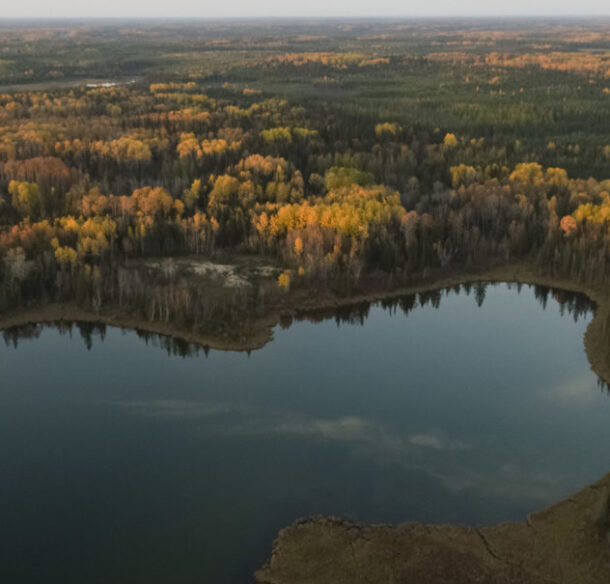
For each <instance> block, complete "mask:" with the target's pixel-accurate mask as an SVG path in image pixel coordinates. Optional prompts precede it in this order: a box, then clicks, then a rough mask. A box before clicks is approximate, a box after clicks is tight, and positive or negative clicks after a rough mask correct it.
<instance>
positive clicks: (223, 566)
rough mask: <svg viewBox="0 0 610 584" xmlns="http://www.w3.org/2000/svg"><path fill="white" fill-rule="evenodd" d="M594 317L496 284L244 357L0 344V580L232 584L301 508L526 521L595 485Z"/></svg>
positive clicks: (551, 296) (599, 444) (57, 331)
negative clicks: (588, 336) (590, 340)
mask: <svg viewBox="0 0 610 584" xmlns="http://www.w3.org/2000/svg"><path fill="white" fill-rule="evenodd" d="M483 298H485V301H484V303H483V304H482V306H479V304H481V302H482V300H483ZM558 300H559V301H560V302H558ZM545 304H546V307H545ZM407 313H408V314H407ZM591 318H592V310H591V307H590V306H588V303H587V301H586V300H585V299H584V298H583V297H581V296H572V295H569V294H566V293H556V292H549V290H548V289H533V288H529V287H523V288H522V289H521V290H520V291H519V290H518V289H517V287H516V286H512V287H509V286H507V285H496V286H490V287H487V289H485V288H484V287H483V286H477V287H474V288H473V289H472V290H471V291H470V293H466V292H465V291H464V290H462V291H461V292H460V293H457V292H456V291H449V292H448V291H443V292H438V293H435V294H429V295H425V296H421V297H419V298H407V299H403V300H401V301H400V302H399V303H397V304H396V303H387V305H386V307H385V308H384V307H382V306H379V305H376V306H372V307H370V308H369V307H366V306H360V307H356V308H355V309H352V310H350V311H347V310H343V311H342V313H341V314H339V315H338V316H337V318H331V319H326V320H320V322H309V321H308V322H298V323H294V324H293V325H292V326H290V327H289V328H280V327H278V329H277V330H276V332H275V340H274V342H272V343H271V344H269V345H267V346H266V347H265V348H264V349H263V350H261V351H257V352H254V353H252V354H251V355H248V354H246V353H230V352H217V351H210V352H208V353H207V355H206V352H204V351H198V352H196V351H193V350H191V349H190V348H189V347H188V346H186V345H184V344H183V343H179V342H176V343H173V342H171V341H168V340H164V339H158V338H154V337H153V338H145V337H144V336H142V335H138V333H136V332H133V331H127V332H126V331H121V330H118V329H114V328H108V329H95V328H93V329H92V327H91V326H82V327H81V329H80V330H79V328H78V326H75V327H72V328H70V327H68V326H66V325H64V326H62V327H40V326H39V327H33V326H30V327H24V328H21V329H18V330H12V331H8V332H6V333H4V338H5V340H6V343H0V367H1V370H2V381H1V386H0V397H1V400H2V401H1V404H2V406H1V407H0V581H1V582H7V583H10V584H18V583H41V582H44V583H45V584H51V583H52V584H54V583H61V584H72V583H75V584H76V583H78V584H83V583H87V584H90V583H105V584H106V583H110V582H112V583H113V584H119V583H130V584H134V583H137V584H139V583H146V584H155V583H161V582H163V583H167V582H172V583H174V582H175V583H178V584H180V583H192V582H193V583H194V582H197V583H206V584H233V583H244V582H248V581H249V580H250V575H251V574H252V573H253V571H254V570H255V569H256V568H257V567H259V566H260V565H261V564H262V563H263V562H264V561H265V559H266V558H267V557H268V555H269V552H270V549H271V542H272V540H273V538H274V537H275V535H276V534H277V531H278V530H279V529H280V528H281V527H283V526H285V525H287V524H289V523H291V522H292V521H294V520H295V519H297V518H299V517H303V516H308V515H311V514H317V513H322V514H333V515H340V516H346V517H349V518H352V519H355V520H358V521H363V522H392V523H398V522H401V521H406V520H422V521H427V522H462V523H477V524H489V523H495V522H497V521H500V520H520V519H523V518H524V517H525V515H526V514H527V513H529V512H531V511H535V510H538V509H541V508H543V507H544V506H546V505H549V504H551V503H554V502H557V501H559V500H560V499H562V498H563V497H565V496H566V495H568V494H569V493H571V492H573V491H575V490H578V489H580V488H581V487H584V486H586V485H587V484H589V483H591V482H593V481H595V480H597V479H599V478H600V477H601V476H602V475H603V474H604V473H605V472H607V471H608V470H610V454H609V453H608V444H609V443H610V398H609V397H608V394H607V392H606V390H605V388H603V387H600V385H599V384H598V381H597V378H596V376H595V375H594V374H593V373H592V372H591V370H590V367H589V363H588V361H587V358H586V355H585V352H584V346H583V334H584V331H585V329H586V326H587V324H588V323H589V322H590V320H591ZM81 332H82V334H81ZM180 354H182V355H184V356H180Z"/></svg>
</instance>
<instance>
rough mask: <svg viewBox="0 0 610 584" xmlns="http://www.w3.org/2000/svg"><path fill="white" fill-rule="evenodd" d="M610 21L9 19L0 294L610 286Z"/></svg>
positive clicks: (1, 308) (154, 308)
mask: <svg viewBox="0 0 610 584" xmlns="http://www.w3.org/2000/svg"><path fill="white" fill-rule="evenodd" d="M608 24H609V23H608V22H604V21H603V20H597V21H593V20H583V21H582V22H567V21H562V20H545V21H542V20H540V21H536V20H534V21H527V22H518V21H510V20H507V21H485V20H480V21H477V22H476V23H475V24H474V25H473V23H472V22H470V23H466V22H461V21H459V20H456V21H425V22H417V23H409V22H398V23H393V22H389V21H372V22H366V23H365V22H362V21H355V22H335V21H325V22H309V21H303V22H283V21H278V22H272V23H263V22H256V23H249V24H248V25H247V26H245V25H244V24H240V23H237V22H236V23H226V22H217V23H214V22H208V23H204V22H191V23H186V22H178V21H176V22H169V23H165V24H161V23H159V22H154V21H151V22H144V23H135V22H130V21H124V22H111V23H110V22H109V23H106V22H83V23H78V22H69V23H61V22H58V23H55V24H53V25H50V24H49V23H36V22H23V23H15V22H13V23H7V22H0V39H1V41H2V42H1V43H0V46H1V47H2V55H1V56H0V57H1V58H0V312H8V311H10V310H15V309H17V308H20V307H28V306H33V305H34V306H39V305H44V304H46V303H50V302H76V303H78V304H79V305H82V306H85V307H87V308H89V309H93V310H96V311H99V310H101V309H102V308H104V307H109V306H117V305H118V306H120V307H125V308H129V309H130V310H135V311H139V312H140V313H141V314H142V315H143V316H145V317H146V318H148V319H150V320H170V319H171V320H172V321H176V322H180V323H183V324H184V325H193V323H200V322H204V321H214V322H222V323H223V324H222V326H223V327H226V328H229V329H230V328H231V327H232V326H233V325H234V324H235V323H237V322H238V321H240V320H241V319H242V318H243V315H244V314H249V315H252V314H257V313H259V312H261V311H264V307H265V306H266V305H269V304H273V303H275V302H277V301H278V299H281V298H283V297H285V296H286V295H290V294H291V293H293V292H294V291H295V290H308V289H313V288H315V289H316V290H319V289H325V290H329V291H331V292H332V293H333V294H336V295H339V296H349V295H351V294H355V293H357V292H358V291H360V290H362V289H363V288H364V287H366V286H370V285H371V282H373V285H374V286H377V287H380V288H382V289H391V288H392V287H395V286H398V285H401V286H407V285H410V284H413V283H416V282H418V281H421V280H423V279H427V278H428V279H429V278H434V277H435V275H438V274H443V273H448V272H451V273H458V272H459V271H460V270H473V269H478V268H485V267H488V266H499V265H508V264H511V263H515V262H528V264H531V265H533V266H535V269H536V270H537V271H539V272H540V273H541V274H544V275H548V276H553V277H560V278H568V279H570V280H573V281H576V282H585V283H589V284H601V285H603V284H607V283H608V280H609V278H610V247H609V244H610V171H609V167H610V32H609V31H610V27H609V26H608ZM198 261H205V262H211V263H212V264H213V265H214V264H219V266H220V267H223V266H225V267H226V264H227V263H228V264H230V265H231V264H234V263H235V262H236V261H239V263H240V265H242V266H246V267H245V268H243V270H246V271H247V272H248V278H246V279H243V278H242V279H240V278H239V277H237V276H236V277H235V278H236V280H237V282H238V283H237V284H236V285H229V286H227V285H225V286H222V287H221V289H217V287H216V288H215V287H214V286H212V285H210V282H209V278H206V277H205V274H203V273H202V268H201V265H200V264H197V262H198ZM203 265H204V266H205V265H207V264H203ZM185 266H186V267H185ZM188 266H190V267H188ZM193 266H195V267H193ZM197 266H199V267H197ZM253 266H254V267H253ZM206 269H207V268H206ZM203 271H205V270H203ZM239 282H242V283H244V282H245V284H244V285H239ZM234 284H235V282H234Z"/></svg>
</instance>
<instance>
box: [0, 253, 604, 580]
mask: <svg viewBox="0 0 610 584" xmlns="http://www.w3.org/2000/svg"><path fill="white" fill-rule="evenodd" d="M475 281H484V282H491V283H495V282H498V283H499V282H506V283H520V284H526V285H539V286H548V287H551V288H557V289H563V290H566V291H570V292H577V293H584V294H586V295H587V296H588V297H589V298H590V299H591V300H592V301H593V302H594V303H595V304H596V310H595V315H594V317H593V319H592V321H591V322H590V323H589V325H588V327H587V330H586V332H585V335H584V345H585V350H586V353H587V357H588V359H589V363H590V365H591V369H592V370H593V371H594V372H595V373H596V374H597V375H598V376H599V377H600V378H601V379H603V380H604V381H605V382H606V383H609V384H610V359H608V354H609V350H610V347H609V346H608V342H607V340H608V336H609V335H608V331H609V329H610V293H609V291H608V290H606V289H604V287H603V286H587V285H582V284H579V283H577V282H573V281H569V280H564V279H558V278H552V277H548V276H544V275H540V274H538V273H536V271H535V270H532V269H531V268H530V267H529V266H527V265H523V264H520V265H513V266H504V267H500V268H493V269H487V270H480V271H471V272H461V273H458V272H456V273H455V274H453V275H445V276H444V277H441V278H430V280H429V281H426V282H422V283H420V284H418V285H414V286H408V287H397V288H395V289H392V290H388V291H379V290H376V291H375V290H374V291H371V292H369V293H364V294H358V295H354V296H351V297H349V298H337V297H335V296H332V295H331V294H330V293H327V292H324V293H321V292H312V291H311V290H300V291H299V290H296V291H294V293H290V294H288V295H287V296H286V297H285V298H284V299H282V301H280V302H279V303H278V304H277V305H276V306H274V307H273V308H271V309H270V310H269V312H268V313H267V314H266V315H265V316H264V317H262V318H259V319H257V320H256V321H253V322H251V323H250V326H249V327H248V330H247V331H244V333H245V334H244V335H242V336H240V337H238V338H229V337H217V336H216V337H215V336H206V335H203V334H199V333H196V332H193V331H188V330H184V329H180V328H178V327H174V326H172V325H171V324H169V323H160V322H148V321H146V320H144V319H141V318H139V317H137V316H134V315H133V314H129V313H127V312H125V311H122V310H118V309H111V310H104V311H102V312H100V313H99V314H96V313H93V312H90V311H87V310H83V309H82V308H79V307H78V306H76V305H74V304H51V305H47V306H43V307H40V308H35V309H29V310H20V311H16V312H14V313H12V314H8V315H3V316H0V330H4V329H8V328H11V327H15V326H21V325H26V324H33V323H56V322H61V321H64V322H77V321H80V322H89V323H99V324H105V325H108V326H115V327H119V328H128V329H134V330H140V331H145V332H148V333H152V334H159V335H163V336H171V337H177V338H180V339H182V340H185V341H187V342H191V343H194V344H197V345H202V346H207V347H210V348H213V349H218V350H235V351H250V350H255V349H260V348H262V347H263V346H265V345H266V344H267V343H268V342H270V341H271V340H272V339H273V328H274V327H275V326H276V325H278V324H280V322H281V320H282V318H283V316H285V315H290V317H296V318H297V319H299V318H307V316H308V315H312V314H314V313H315V312H316V311H320V310H333V309H339V308H341V307H345V306H350V305H355V304H358V303H362V302H370V303H375V302H379V301H381V300H385V299H393V298H400V297H402V296H407V295H411V294H417V293H425V292H431V291H434V290H439V289H444V288H450V287H453V286H457V285H461V284H467V283H473V282H475ZM255 581H256V582H257V583H258V584H318V583H319V584H341V583H343V582H345V583H346V584H347V583H348V582H349V584H354V583H357V582H373V581H374V582H376V583H378V584H390V583H391V584H399V583H402V582H404V583H407V582H409V583H410V582H417V583H418V584H449V583H451V584H471V583H472V582H484V583H485V584H572V583H573V584H605V583H606V582H610V474H609V475H607V476H606V477H604V478H603V479H602V480H601V481H599V482H598V483H596V484H595V485H592V486H590V487H587V488H585V489H584V490H583V491H581V492H580V493H578V494H576V495H574V496H572V497H568V498H567V499H565V500H564V501H562V502H560V503H557V504H556V505H553V506H552V507H550V508H549V509H547V510H544V511H540V512H538V513H534V514H532V515H531V516H529V517H528V518H527V520H526V521H525V522H522V523H505V524H500V525H497V526H494V527H485V528H476V527H464V526H456V525H440V526H431V525H426V524H422V523H405V524H402V525H398V526H396V527H392V526H385V525H378V526H375V525H373V526H361V525H357V524H354V523H351V522H348V521H343V520H338V519H332V518H324V517H317V518H311V519H308V520H305V521H298V522H296V523H294V524H293V525H291V526H289V527H287V528H285V529H283V530H282V531H281V532H280V534H279V536H278V538H277V540H276V541H275V542H274V545H273V551H272V554H271V557H270V560H269V561H268V562H267V564H266V565H265V566H264V567H263V568H262V569H261V570H259V571H258V572H257V573H256V575H255Z"/></svg>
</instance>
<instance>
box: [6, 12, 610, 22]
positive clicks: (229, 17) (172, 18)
mask: <svg viewBox="0 0 610 584" xmlns="http://www.w3.org/2000/svg"><path fill="white" fill-rule="evenodd" d="M600 17H601V18H610V11H609V12H607V13H606V12H602V13H595V12H591V13H586V14H574V13H569V12H566V13H562V14H543V13H540V14H523V13H507V14H479V13H473V14H457V13H456V14H443V15H434V14H418V15H407V14H386V15H366V14H362V15H352V16H349V15H326V16H323V15H306V14H303V15H284V16H266V15H244V16H234V15H225V16H203V15H201V16H199V15H184V16H170V15H167V16H163V15H159V16H135V15H132V16H127V15H125V16H2V15H0V22H1V21H49V20H52V21H58V20H63V21H88V20H94V21H95V20H97V21H100V20H113V21H121V20H140V21H183V20H199V21H224V20H230V21H250V20H256V21H260V20H273V21H286V20H316V21H320V20H334V21H337V20H338V21H352V20H371V21H376V20H377V21H379V20H455V19H465V18H467V19H477V20H483V19H485V20H504V19H547V20H563V19H566V18H582V19H590V18H600Z"/></svg>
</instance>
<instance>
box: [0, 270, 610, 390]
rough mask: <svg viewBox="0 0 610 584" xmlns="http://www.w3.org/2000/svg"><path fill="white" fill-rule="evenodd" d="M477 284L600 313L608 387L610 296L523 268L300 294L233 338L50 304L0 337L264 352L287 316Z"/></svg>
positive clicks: (594, 354)
mask: <svg viewBox="0 0 610 584" xmlns="http://www.w3.org/2000/svg"><path fill="white" fill-rule="evenodd" d="M476 281H484V282H490V283H510V284H525V285H532V286H548V287H551V288H558V289H562V290H566V291H569V292H575V293H582V294H585V295H586V296H588V297H589V298H590V299H591V300H592V301H593V302H594V303H595V304H596V307H597V308H596V310H595V315H594V317H593V320H592V321H591V322H590V323H589V326H588V327H587V330H586V332H585V335H584V346H585V351H586V353H587V358H588V360H589V363H590V365H591V369H592V370H593V372H594V373H595V374H596V375H597V376H598V377H599V378H600V379H601V380H603V381H604V382H605V383H606V384H608V385H610V359H608V355H609V352H610V346H608V343H607V342H606V338H605V336H606V334H607V336H608V338H610V291H608V290H605V289H604V287H603V286H599V285H598V286H590V285H584V284H581V283H578V282H574V281H571V280H567V279H562V278H553V277H549V276H546V275H542V274H539V273H537V272H536V271H535V270H533V269H532V268H531V267H529V266H527V265H525V264H517V265H512V266H502V267H498V268H491V269H483V270H478V271H460V272H456V273H455V274H453V275H449V276H447V275H445V276H441V277H432V278H429V279H428V280H426V281H422V282H421V283H418V284H415V285H411V286H402V287H400V286H399V287H396V288H392V289H390V290H384V291H382V290H373V291H370V292H365V293H360V294H355V295H353V296H350V297H346V298H339V297H337V296H334V295H332V294H331V293H330V292H319V291H316V290H315V289H314V290H309V289H307V290H297V291H296V292H295V293H291V294H289V295H288V296H287V297H286V298H285V299H284V300H282V301H281V302H279V303H278V304H277V305H276V306H274V307H272V308H270V309H269V311H268V312H267V314H266V315H265V316H263V317H260V318H257V319H254V320H252V321H250V322H249V323H248V327H247V329H244V330H243V331H239V332H240V334H238V335H236V336H232V337H230V336H228V335H227V336H218V335H213V334H206V333H201V332H198V331H194V330H187V329H184V328H180V327H177V326H174V325H172V324H171V323H165V322H160V321H149V320H146V319H144V318H141V317H139V316H137V315H134V314H132V313H130V312H128V311H126V310H123V309H116V308H113V309H104V310H101V311H100V312H99V313H95V312H92V311H89V310H86V309H83V308H81V307H79V306H77V305H76V304H73V303H61V304H59V303H55V304H48V305H45V306H41V307H36V308H29V309H19V310H17V311H15V312H12V313H8V314H4V315H0V331H2V330H6V329H9V328H12V327H17V326H23V325H26V324H36V323H38V324H41V323H42V324H52V323H57V322H87V323H95V324H105V325H107V326H113V327H117V328H122V329H133V330H139V331H143V332H147V333H151V334H157V335H160V336H166V337H174V338H179V339H181V340H183V341H186V342H188V343H193V344H195V345H200V346H202V347H207V348H210V349H214V350H221V351H255V350H258V349H262V348H263V347H264V346H265V345H266V344H267V343H269V342H271V341H272V340H273V329H274V328H275V327H276V326H277V325H279V324H280V323H281V321H282V318H283V316H285V315H289V316H290V317H291V318H292V317H296V318H297V319H303V318H307V315H311V314H314V313H315V312H319V311H322V310H324V311H326V310H329V311H332V310H333V309H339V308H342V307H347V306H353V305H356V304H359V303H363V302H369V303H371V304H373V303H376V302H380V301H382V300H389V299H397V298H400V297H402V296H409V295H412V294H419V293H426V292H432V291H435V290H440V289H444V288H451V287H453V286H457V285H463V284H469V283H473V282H476Z"/></svg>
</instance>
